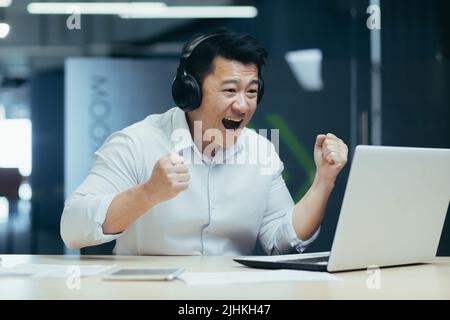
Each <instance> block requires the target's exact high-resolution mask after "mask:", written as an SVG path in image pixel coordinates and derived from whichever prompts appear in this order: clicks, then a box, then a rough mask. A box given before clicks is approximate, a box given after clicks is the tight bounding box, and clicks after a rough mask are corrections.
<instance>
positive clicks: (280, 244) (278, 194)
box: [259, 151, 320, 255]
mask: <svg viewBox="0 0 450 320" xmlns="http://www.w3.org/2000/svg"><path fill="white" fill-rule="evenodd" d="M274 152H275V151H274ZM273 161H278V162H279V163H278V165H277V166H275V167H276V168H278V170H277V171H276V172H275V174H274V175H273V176H272V182H271V187H270V192H269V197H268V202H267V207H266V211H265V213H264V217H263V221H262V224H261V228H260V233H259V240H260V242H261V245H262V247H263V248H264V250H265V251H266V253H267V254H271V255H277V254H289V253H295V252H299V253H301V252H303V251H304V250H305V249H306V247H307V246H308V245H309V244H311V243H312V242H313V241H314V240H316V239H317V237H318V235H319V233H320V227H319V228H318V229H317V230H316V232H315V233H314V235H313V236H312V237H311V238H309V239H306V240H302V239H299V238H298V237H297V234H296V232H295V230H294V226H293V223H292V214H293V211H294V210H293V209H294V206H295V203H294V201H293V199H292V196H291V194H290V193H289V190H288V189H287V186H286V183H285V182H284V179H283V177H282V172H283V169H284V166H283V163H282V162H281V160H280V158H279V157H278V154H277V153H276V152H275V154H274V159H273Z"/></svg>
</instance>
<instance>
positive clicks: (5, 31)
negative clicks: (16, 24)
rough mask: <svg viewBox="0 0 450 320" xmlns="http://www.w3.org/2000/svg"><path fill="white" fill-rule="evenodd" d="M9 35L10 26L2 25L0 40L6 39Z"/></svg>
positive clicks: (0, 25)
mask: <svg viewBox="0 0 450 320" xmlns="http://www.w3.org/2000/svg"><path fill="white" fill-rule="evenodd" d="M8 33H9V24H7V23H0V38H2V39H3V38H6V36H7V35H8Z"/></svg>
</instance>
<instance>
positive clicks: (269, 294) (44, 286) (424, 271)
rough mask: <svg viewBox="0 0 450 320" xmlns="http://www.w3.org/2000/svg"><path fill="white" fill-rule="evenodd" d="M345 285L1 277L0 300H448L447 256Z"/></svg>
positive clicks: (136, 260) (184, 261)
mask: <svg viewBox="0 0 450 320" xmlns="http://www.w3.org/2000/svg"><path fill="white" fill-rule="evenodd" d="M0 257H1V258H2V261H1V263H2V264H3V265H5V266H6V265H8V264H13V263H42V264H65V265H99V264H102V265H107V264H108V265H112V264H117V266H119V267H148V266H152V267H154V266H157V267H165V266H183V267H185V268H186V271H187V272H205V271H245V270H251V271H255V270H256V269H249V268H246V267H243V266H241V265H239V264H238V263H236V262H234V261H233V260H232V258H231V257H220V256H181V257H180V256H178V257H173V256H57V255H55V256H43V255H1V256H0ZM336 275H337V276H338V277H340V278H342V279H343V281H331V282H292V283H287V282H279V283H257V284H233V285H231V284H230V285H221V286H215V285H211V286H209V285H208V286H188V285H186V284H185V283H183V282H182V281H180V280H175V281H170V282H138V281H135V282H120V281H115V282H110V281H103V280H102V279H101V274H99V275H96V276H91V277H86V278H82V279H81V288H80V289H79V290H70V289H68V287H67V285H66V281H67V280H66V279H62V278H59V279H56V278H53V279H52V278H34V279H33V278H4V277H3V278H2V277H0V299H182V300H185V299H186V300H187V299H189V300H191V299H204V300H210V299H224V300H227V299H236V300H241V299H242V300H248V299H273V300H277V299H450V257H438V258H436V260H435V262H434V263H433V264H422V265H414V266H403V267H395V268H383V269H381V289H378V290H377V289H375V290H369V289H368V288H367V285H366V282H367V279H368V276H369V274H368V273H367V271H365V270H362V271H352V272H340V273H337V274H336Z"/></svg>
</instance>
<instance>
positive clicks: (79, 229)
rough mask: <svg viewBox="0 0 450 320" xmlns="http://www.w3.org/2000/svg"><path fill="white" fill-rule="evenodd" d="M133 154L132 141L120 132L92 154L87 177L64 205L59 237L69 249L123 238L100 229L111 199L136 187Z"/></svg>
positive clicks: (136, 171)
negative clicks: (93, 157)
mask: <svg viewBox="0 0 450 320" xmlns="http://www.w3.org/2000/svg"><path fill="white" fill-rule="evenodd" d="M136 154H137V152H136V148H135V144H134V143H133V140H132V139H131V137H130V136H129V135H127V134H125V133H123V132H117V133H114V134H113V135H111V136H110V137H109V138H108V139H107V140H106V142H105V143H104V145H103V146H102V147H101V148H100V149H99V150H98V151H97V152H96V153H95V161H94V165H93V167H92V169H91V170H90V172H89V174H88V176H87V177H86V179H85V180H84V181H83V182H82V184H81V185H80V186H79V187H78V188H77V189H76V190H75V191H74V192H73V193H72V194H71V195H70V197H69V198H68V199H67V200H66V202H65V205H64V211H63V213H62V216H61V226H60V227H61V238H62V239H63V241H64V243H65V244H66V246H67V247H68V248H70V249H80V248H83V247H88V246H94V245H98V244H102V243H105V242H109V241H112V240H115V239H117V238H119V237H120V236H121V235H122V233H119V234H112V235H111V234H104V233H103V228H102V226H103V223H104V221H105V218H106V215H107V213H108V209H109V206H110V205H111V202H112V201H113V199H114V197H115V196H116V195H117V194H119V193H120V192H122V191H125V190H127V189H129V188H132V187H133V186H135V185H137V184H138V170H137V162H136V159H135V157H136ZM124 214H126V213H124Z"/></svg>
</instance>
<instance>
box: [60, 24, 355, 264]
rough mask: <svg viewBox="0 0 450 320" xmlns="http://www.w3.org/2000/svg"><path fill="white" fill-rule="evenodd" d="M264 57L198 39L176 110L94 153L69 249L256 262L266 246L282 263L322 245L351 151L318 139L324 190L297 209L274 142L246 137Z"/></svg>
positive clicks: (183, 70)
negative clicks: (251, 257)
mask: <svg viewBox="0 0 450 320" xmlns="http://www.w3.org/2000/svg"><path fill="white" fill-rule="evenodd" d="M266 56H267V53H266V51H265V50H264V49H263V48H261V47H260V46H259V45H258V44H257V42H256V41H255V40H254V39H253V38H251V37H250V36H248V35H244V34H236V33H233V32H229V31H223V32H220V33H217V34H206V35H202V36H197V37H194V39H193V40H191V41H189V42H188V43H187V44H186V45H185V46H184V48H183V52H182V56H181V59H180V66H179V68H178V71H177V75H176V78H175V80H174V83H173V86H172V93H173V97H174V100H175V103H176V104H177V105H178V107H175V108H172V109H170V110H168V111H167V112H165V113H163V114H158V115H150V116H149V117H147V118H146V119H144V120H143V121H141V122H138V123H135V124H133V125H131V126H129V127H127V128H125V129H123V130H122V131H120V132H116V133H114V134H113V135H111V136H110V137H109V138H108V139H107V141H106V142H105V143H104V145H103V146H102V147H101V148H100V149H99V150H98V151H97V152H96V159H95V163H94V166H93V168H92V170H91V171H90V173H89V175H88V176H87V178H86V179H85V180H84V182H83V183H82V184H81V185H80V186H79V187H78V189H77V190H75V192H74V193H73V194H72V195H71V196H70V197H69V199H67V201H66V204H65V208H64V212H63V215H62V218H61V236H62V238H63V240H64V242H65V243H66V245H67V246H68V247H69V248H72V249H76V248H82V247H86V246H92V245H97V244H101V243H105V242H108V241H111V240H114V239H116V240H117V241H116V247H115V248H114V252H115V253H116V254H138V255H139V254H146V255H201V254H205V255H248V254H251V253H252V251H253V249H254V246H255V244H256V242H257V241H260V243H261V245H262V247H263V248H264V250H265V251H266V253H267V254H283V253H292V252H295V251H298V252H302V251H303V250H304V249H305V248H306V246H307V245H308V244H309V243H311V242H312V241H313V240H314V239H315V238H317V235H318V233H319V229H320V223H321V221H322V218H323V214H324V211H325V207H326V203H327V201H328V197H329V195H330V193H331V191H332V189H333V187H334V182H335V179H336V177H337V175H338V174H339V172H340V171H341V169H342V168H343V166H344V165H345V163H346V161H347V152H348V151H347V146H346V145H345V144H344V143H343V141H342V140H340V139H339V138H337V137H336V136H334V135H333V134H327V135H325V134H320V135H318V136H317V139H316V142H315V146H314V160H315V163H316V167H317V170H316V174H315V178H314V182H313V184H312V186H311V187H310V189H309V190H308V192H307V193H306V194H305V196H304V197H303V198H302V199H301V201H299V202H298V203H297V204H294V202H293V200H292V197H291V196H290V194H289V191H288V190H287V188H286V185H285V183H284V180H283V178H282V176H281V173H282V171H283V164H282V162H281V160H280V159H279V157H278V154H277V153H276V152H275V151H274V150H275V148H274V146H273V144H272V143H271V142H270V141H268V140H267V139H265V138H264V137H262V136H261V135H258V134H257V133H256V132H254V131H253V130H249V129H247V128H245V126H246V125H247V124H248V122H249V121H250V119H251V118H252V116H253V114H254V112H255V111H256V107H257V102H259V101H260V100H261V98H262V93H263V81H262V78H261V68H262V67H263V65H264V63H265V58H266ZM179 132H187V135H179V134H178V133H179ZM180 137H181V138H182V139H178V138H180ZM254 146H258V147H261V148H262V149H263V150H266V151H267V150H269V151H270V152H269V153H268V154H269V159H268V160H269V161H267V157H266V159H265V160H264V161H260V160H261V159H258V161H256V162H255V161H248V159H249V157H248V156H250V158H251V157H252V156H253V155H254V153H255V151H254V150H255V149H254V148H253V147H254ZM186 154H190V157H187V156H186ZM264 154H267V152H265V153H264ZM264 165H266V166H267V165H268V166H269V167H270V168H272V169H273V170H269V171H267V170H266V171H264V170H263V169H264Z"/></svg>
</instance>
